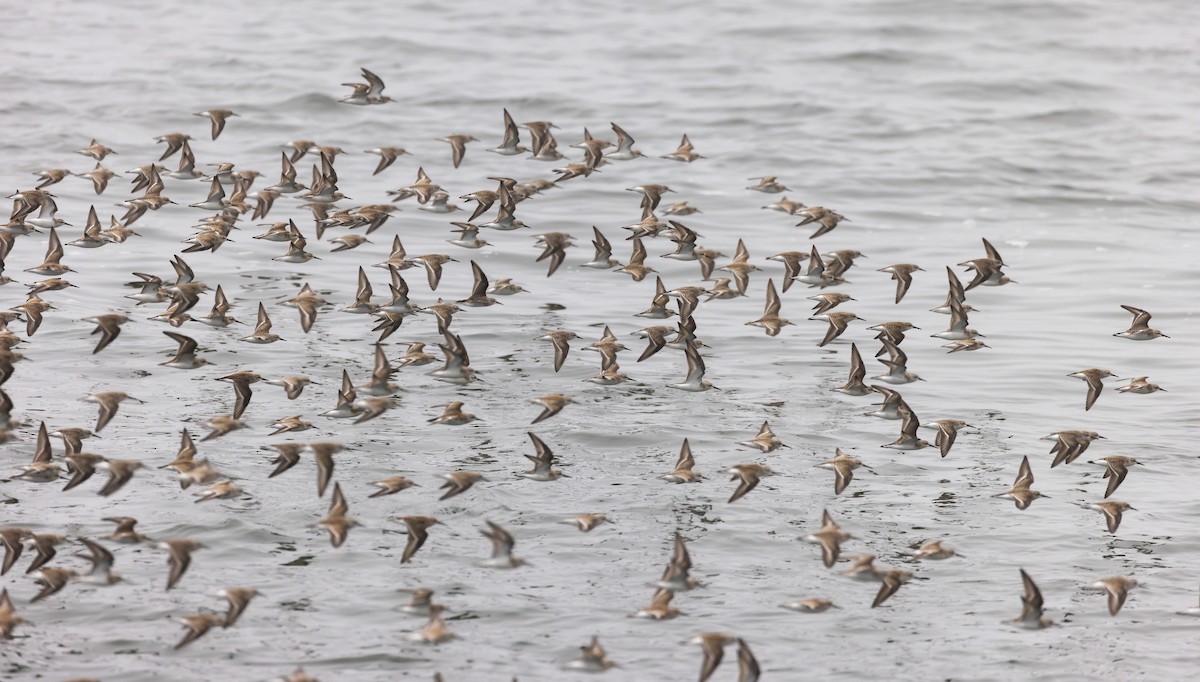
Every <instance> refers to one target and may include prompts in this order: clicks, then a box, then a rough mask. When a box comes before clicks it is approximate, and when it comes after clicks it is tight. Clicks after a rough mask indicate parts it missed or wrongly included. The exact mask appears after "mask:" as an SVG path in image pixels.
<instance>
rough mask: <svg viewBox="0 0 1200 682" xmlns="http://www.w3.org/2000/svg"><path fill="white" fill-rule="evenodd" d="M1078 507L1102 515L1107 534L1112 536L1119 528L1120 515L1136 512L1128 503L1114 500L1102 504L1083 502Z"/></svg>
mask: <svg viewBox="0 0 1200 682" xmlns="http://www.w3.org/2000/svg"><path fill="white" fill-rule="evenodd" d="M1080 506H1081V507H1083V508H1084V509H1092V510H1095V511H1098V512H1100V513H1101V514H1104V522H1105V525H1106V526H1107V527H1108V532H1109V533H1112V534H1114V535H1115V534H1116V533H1117V528H1120V527H1121V515H1122V514H1124V513H1125V512H1126V511H1129V510H1133V511H1137V509H1135V508H1134V507H1133V506H1132V505H1130V504H1129V503H1128V502H1117V501H1115V500H1111V501H1108V500H1106V501H1104V502H1085V503H1084V504H1081V505H1080Z"/></svg>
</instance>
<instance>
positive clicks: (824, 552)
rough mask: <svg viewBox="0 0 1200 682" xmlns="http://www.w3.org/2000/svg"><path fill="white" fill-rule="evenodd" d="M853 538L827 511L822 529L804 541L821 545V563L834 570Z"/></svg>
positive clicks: (823, 515) (822, 513)
mask: <svg viewBox="0 0 1200 682" xmlns="http://www.w3.org/2000/svg"><path fill="white" fill-rule="evenodd" d="M839 452H840V451H839ZM851 538H853V536H852V535H850V533H847V532H846V531H844V530H842V528H841V526H839V525H838V524H837V522H835V521H834V520H833V517H832V516H830V514H829V510H828V509H826V510H824V511H823V512H821V527H820V528H819V529H817V530H816V531H814V532H812V533H810V534H809V535H808V536H806V537H805V538H804V539H805V540H807V541H808V542H812V543H815V544H818V545H821V562H822V563H823V564H825V568H832V567H833V565H834V564H835V563H837V560H838V556H839V555H840V554H841V551H842V543H843V542H845V541H846V540H850V539H851Z"/></svg>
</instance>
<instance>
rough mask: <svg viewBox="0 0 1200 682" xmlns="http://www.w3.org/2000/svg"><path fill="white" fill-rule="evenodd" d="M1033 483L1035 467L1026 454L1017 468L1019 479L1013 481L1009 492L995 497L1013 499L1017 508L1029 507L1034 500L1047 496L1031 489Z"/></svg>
mask: <svg viewBox="0 0 1200 682" xmlns="http://www.w3.org/2000/svg"><path fill="white" fill-rule="evenodd" d="M1032 485H1033V469H1032V468H1031V467H1030V466H1029V455H1026V456H1025V457H1022V458H1021V468H1020V469H1018V470H1017V480H1016V481H1014V482H1013V485H1012V487H1011V488H1009V489H1008V491H1007V492H1003V493H1000V494H999V495H993V497H1001V498H1004V499H1008V500H1012V501H1013V502H1014V503H1015V504H1016V505H1017V509H1028V508H1029V505H1031V504H1033V501H1034V500H1036V499H1038V498H1039V497H1046V496H1045V495H1043V494H1041V493H1040V492H1038V491H1036V490H1033V489H1031V488H1030V486H1032ZM1047 499H1049V498H1047Z"/></svg>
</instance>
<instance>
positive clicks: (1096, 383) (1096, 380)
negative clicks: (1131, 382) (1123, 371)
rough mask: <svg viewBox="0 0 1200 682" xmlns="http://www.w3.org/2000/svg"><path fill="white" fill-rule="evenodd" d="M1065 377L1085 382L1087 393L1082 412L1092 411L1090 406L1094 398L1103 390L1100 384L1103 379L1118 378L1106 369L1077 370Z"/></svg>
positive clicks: (1102, 385)
mask: <svg viewBox="0 0 1200 682" xmlns="http://www.w3.org/2000/svg"><path fill="white" fill-rule="evenodd" d="M1067 376H1069V377H1075V378H1077V379H1082V380H1084V381H1086V382H1087V385H1088V392H1087V400H1086V401H1085V402H1084V404H1083V409H1084V411H1087V410H1090V409H1092V405H1095V404H1096V398H1099V397H1100V391H1102V390H1104V384H1103V383H1101V382H1102V381H1103V380H1104V379H1106V378H1107V377H1113V378H1114V379H1119V378H1120V377H1118V376H1117V375H1115V374H1113V373H1112V372H1110V371H1108V370H1107V369H1096V368H1092V369H1082V370H1079V371H1078V372H1072V373H1070V374H1068V375H1067Z"/></svg>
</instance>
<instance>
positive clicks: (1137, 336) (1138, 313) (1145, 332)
mask: <svg viewBox="0 0 1200 682" xmlns="http://www.w3.org/2000/svg"><path fill="white" fill-rule="evenodd" d="M1121 307H1122V308H1124V309H1125V310H1126V311H1128V312H1129V313H1130V314H1132V315H1133V324H1131V325H1129V329H1126V330H1125V331H1123V332H1117V333H1116V334H1113V336H1119V337H1121V338H1123V339H1129V340H1131V341H1149V340H1151V339H1157V338H1159V337H1162V338H1164V339H1169V338H1171V337H1169V336H1167V335H1166V334H1164V333H1162V332H1160V331H1159V330H1157V329H1151V328H1150V313H1148V312H1146V311H1145V310H1142V309H1141V308H1134V307H1133V306H1131V305H1122V306H1121Z"/></svg>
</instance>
